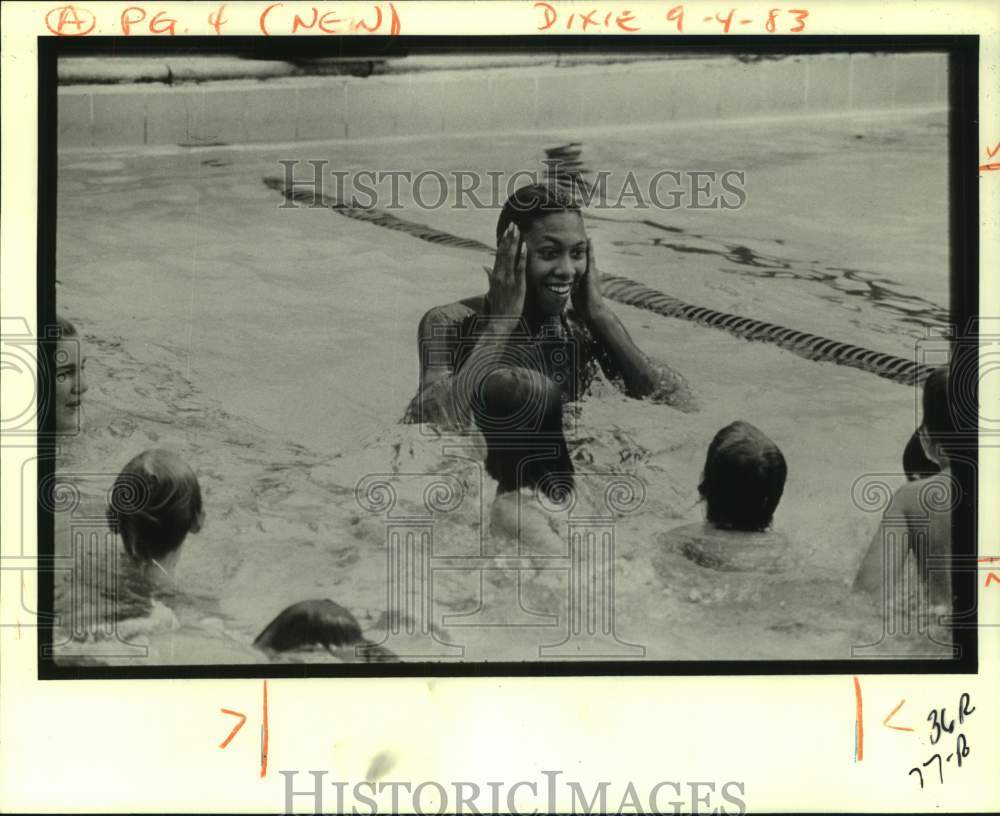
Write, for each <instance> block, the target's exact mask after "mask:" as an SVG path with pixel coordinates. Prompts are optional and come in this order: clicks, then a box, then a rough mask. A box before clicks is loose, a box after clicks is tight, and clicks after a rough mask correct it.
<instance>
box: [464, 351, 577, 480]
mask: <svg viewBox="0 0 1000 816" xmlns="http://www.w3.org/2000/svg"><path fill="white" fill-rule="evenodd" d="M482 396H483V403H484V411H483V412H481V415H480V416H478V417H477V424H478V426H479V428H480V430H481V431H482V434H483V438H484V439H485V440H486V462H485V466H486V472H487V473H488V474H489V475H490V476H492V477H493V478H494V479H496V480H497V483H498V484H497V490H498V492H500V493H505V492H509V491H513V490H519V489H520V488H528V489H531V490H534V489H536V488H539V487H541V488H542V489H546V488H548V487H552V488H553V489H557V483H561V484H563V485H571V484H572V481H573V462H572V460H571V459H570V457H569V449H568V447H567V445H566V439H565V436H564V435H563V425H562V391H561V390H560V388H559V386H557V385H556V384H555V383H554V382H553V381H552V380H550V379H549V378H548V377H545V376H544V375H542V374H540V373H539V372H537V371H528V370H524V369H508V370H501V371H500V372H498V373H496V374H494V375H493V376H491V377H488V378H486V380H485V381H484V383H483V392H482Z"/></svg>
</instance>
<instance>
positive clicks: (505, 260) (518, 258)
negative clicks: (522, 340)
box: [486, 224, 528, 317]
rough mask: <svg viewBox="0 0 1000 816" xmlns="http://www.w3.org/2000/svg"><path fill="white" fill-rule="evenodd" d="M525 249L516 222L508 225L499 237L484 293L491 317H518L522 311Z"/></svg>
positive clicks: (525, 263) (526, 257)
mask: <svg viewBox="0 0 1000 816" xmlns="http://www.w3.org/2000/svg"><path fill="white" fill-rule="evenodd" d="M527 262H528V250H527V247H526V246H525V245H524V241H523V240H522V238H521V234H520V231H519V230H518V228H517V225H515V224H511V225H510V226H509V227H507V231H506V232H505V233H504V234H503V237H502V238H501V239H500V245H499V246H498V247H497V254H496V260H495V261H494V263H493V271H492V272H490V273H489V278H490V289H489V292H487V293H486V300H487V303H488V304H489V311H490V315H491V316H497V317H520V316H521V313H522V312H523V311H524V292H525V269H526V268H527Z"/></svg>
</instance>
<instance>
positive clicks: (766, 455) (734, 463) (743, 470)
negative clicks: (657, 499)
mask: <svg viewBox="0 0 1000 816" xmlns="http://www.w3.org/2000/svg"><path fill="white" fill-rule="evenodd" d="M787 475H788V466H787V465H786V464H785V457H784V456H782V454H781V451H780V450H779V449H778V446H777V445H775V444H774V442H772V441H771V440H770V439H769V438H768V437H767V436H766V435H765V434H763V433H762V432H761V431H760V430H758V429H757V428H755V427H754V426H753V425H751V424H750V423H748V422H733V423H732V424H730V425H727V426H726V427H725V428H723V429H722V430H721V431H719V432H718V433H717V434H716V435H715V438H714V439H713V440H712V443H711V444H710V445H709V446H708V456H707V457H706V458H705V469H704V472H703V474H702V478H701V484H699V485H698V492H699V493H700V494H701V497H702V498H703V499H704V500H705V502H706V504H707V512H706V517H707V519H708V521H709V522H710V523H711V524H712V525H713V526H715V527H718V528H719V529H723V530H744V531H762V530H766V529H767V528H768V527H769V526H770V525H771V519H772V518H773V516H774V511H775V510H776V509H777V507H778V502H779V501H780V500H781V494H782V492H783V491H784V489H785V478H786V477H787Z"/></svg>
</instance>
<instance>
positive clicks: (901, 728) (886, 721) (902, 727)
mask: <svg viewBox="0 0 1000 816" xmlns="http://www.w3.org/2000/svg"><path fill="white" fill-rule="evenodd" d="M905 702H906V698H905V697H904V698H903V699H902V700H900V701H899V705H898V706H896V707H895V708H894V709H893V710H892V711H890V712H889V716H888V717H886V718H885V719H884V720H882V725H884V726H885V727H886V728H892V729H895V730H896V731H912V730H913V729H912V728H907V727H906V726H905V725H889V720H891V719H892V717H893V715H894V714H895V713H896V712H897V711H899V709H901V708H902V707H903V704H904V703H905Z"/></svg>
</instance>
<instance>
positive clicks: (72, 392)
mask: <svg viewBox="0 0 1000 816" xmlns="http://www.w3.org/2000/svg"><path fill="white" fill-rule="evenodd" d="M86 363H87V358H86V357H84V356H83V346H82V343H81V342H80V341H78V340H76V339H69V340H60V341H59V344H58V345H57V347H56V359H55V364H56V388H55V413H56V430H58V431H66V432H68V431H75V430H77V429H78V428H79V427H80V403H81V401H82V399H83V393H84V392H85V391H86V390H87V383H86V381H85V380H84V377H83V368H84V366H85V365H86Z"/></svg>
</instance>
